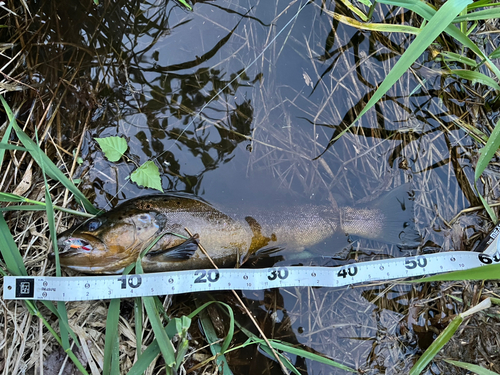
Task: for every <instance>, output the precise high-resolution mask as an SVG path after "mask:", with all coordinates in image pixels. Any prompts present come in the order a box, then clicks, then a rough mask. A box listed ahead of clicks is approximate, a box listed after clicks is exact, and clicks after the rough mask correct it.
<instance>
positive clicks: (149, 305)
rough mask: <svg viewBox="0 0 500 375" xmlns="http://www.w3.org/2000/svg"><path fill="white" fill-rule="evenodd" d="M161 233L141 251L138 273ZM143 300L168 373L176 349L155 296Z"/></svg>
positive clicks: (138, 260) (173, 362)
mask: <svg viewBox="0 0 500 375" xmlns="http://www.w3.org/2000/svg"><path fill="white" fill-rule="evenodd" d="M164 234H165V233H163V234H160V235H159V236H158V237H156V238H155V239H154V240H153V241H152V242H151V243H150V244H149V245H148V246H147V247H146V248H145V250H144V251H142V252H141V254H140V255H139V257H138V258H137V262H136V263H135V269H136V270H137V273H143V269H142V263H141V259H142V257H143V256H144V255H145V254H146V253H147V252H148V251H149V250H150V249H151V248H152V247H153V246H154V245H155V244H156V243H157V242H158V241H159V240H160V239H161V237H162V236H163V235H164ZM142 302H143V304H144V307H145V309H146V314H148V318H149V321H150V323H151V327H152V328H153V332H154V333H155V337H156V340H157V342H158V347H159V348H160V351H161V353H162V355H163V359H164V360H165V364H166V366H167V369H166V370H167V373H168V372H170V371H169V369H171V368H172V367H173V366H174V365H175V349H174V346H173V345H172V342H171V341H170V339H169V337H168V335H167V333H166V331H165V328H164V327H163V324H162V323H161V320H160V315H159V313H158V309H157V307H156V303H155V299H154V297H143V298H142Z"/></svg>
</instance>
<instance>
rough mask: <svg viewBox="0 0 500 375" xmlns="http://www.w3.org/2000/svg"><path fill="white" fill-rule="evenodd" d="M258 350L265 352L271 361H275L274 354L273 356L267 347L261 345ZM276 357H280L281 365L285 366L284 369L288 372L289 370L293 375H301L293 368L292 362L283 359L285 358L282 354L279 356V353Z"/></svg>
mask: <svg viewBox="0 0 500 375" xmlns="http://www.w3.org/2000/svg"><path fill="white" fill-rule="evenodd" d="M260 349H261V350H263V351H265V352H266V354H267V355H268V356H269V358H271V359H273V360H274V359H275V358H274V354H273V352H272V350H271V349H269V347H268V346H267V345H261V346H260ZM278 356H279V357H280V360H281V362H282V363H283V365H285V367H286V368H287V369H288V370H290V371H291V372H292V373H294V374H295V375H301V374H300V371H299V370H297V368H295V366H294V365H293V364H292V362H290V360H289V359H288V358H287V357H285V356H284V355H283V354H281V353H278Z"/></svg>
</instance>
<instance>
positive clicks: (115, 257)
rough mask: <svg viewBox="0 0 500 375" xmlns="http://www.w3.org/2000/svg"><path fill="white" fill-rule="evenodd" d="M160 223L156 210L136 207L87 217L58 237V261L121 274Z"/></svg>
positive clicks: (78, 268)
mask: <svg viewBox="0 0 500 375" xmlns="http://www.w3.org/2000/svg"><path fill="white" fill-rule="evenodd" d="M161 223H162V220H161V215H159V214H158V213H157V212H155V211H150V212H147V211H142V210H138V209H130V210H118V211H110V212H108V213H105V214H103V215H101V216H98V217H95V218H92V219H89V220H87V221H85V222H83V223H81V224H78V225H75V226H73V227H72V228H70V229H68V230H66V231H64V232H63V233H61V234H60V235H59V236H58V241H57V244H58V248H59V260H60V263H61V265H62V266H64V267H67V268H70V269H73V270H76V271H79V272H84V273H95V274H104V273H106V274H115V273H120V272H121V271H122V270H123V269H124V268H125V267H126V266H128V265H129V264H131V263H132V262H134V261H136V259H137V256H138V255H139V253H140V252H141V250H143V249H144V245H146V246H147V243H148V242H150V241H151V240H152V239H154V236H155V234H157V233H158V231H159V229H160V226H161ZM50 257H51V258H54V257H55V255H54V254H51V255H50Z"/></svg>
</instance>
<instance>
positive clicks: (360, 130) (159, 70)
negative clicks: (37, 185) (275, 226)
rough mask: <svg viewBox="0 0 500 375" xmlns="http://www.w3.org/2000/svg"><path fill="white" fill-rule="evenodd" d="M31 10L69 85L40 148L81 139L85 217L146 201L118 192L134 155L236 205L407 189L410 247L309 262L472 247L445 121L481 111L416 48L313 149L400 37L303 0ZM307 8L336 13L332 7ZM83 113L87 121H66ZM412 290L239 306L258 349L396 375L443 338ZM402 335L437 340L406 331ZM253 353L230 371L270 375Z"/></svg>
mask: <svg viewBox="0 0 500 375" xmlns="http://www.w3.org/2000/svg"><path fill="white" fill-rule="evenodd" d="M36 5H37V6H39V8H35V9H33V11H34V12H38V14H39V17H40V19H39V20H38V22H40V23H46V24H48V25H54V26H53V27H52V26H50V27H49V28H50V29H51V31H49V32H48V33H47V34H46V35H45V42H46V45H45V46H43V43H41V46H39V47H38V48H39V51H42V52H43V54H45V56H46V57H47V60H48V61H55V59H56V58H57V59H60V61H58V64H60V66H61V67H65V68H67V69H68V70H69V71H72V70H76V71H77V72H78V85H77V87H76V88H73V89H74V90H75V91H74V92H73V95H74V98H75V102H73V103H71V102H70V101H65V102H64V103H63V106H62V107H61V108H60V111H61V113H62V114H63V115H62V116H63V119H62V125H59V127H58V129H57V133H58V134H56V136H59V139H60V142H61V143H62V144H63V145H67V144H73V145H74V144H77V143H78V139H79V137H80V136H81V135H82V134H83V145H82V152H81V157H82V159H83V162H82V164H81V165H80V166H79V167H78V168H77V170H76V175H75V177H77V178H81V180H82V185H81V187H82V190H83V191H84V192H85V193H86V194H87V195H88V196H89V197H92V199H93V201H94V202H95V204H96V205H97V206H98V207H99V208H103V209H109V208H110V207H112V206H114V205H116V204H117V203H118V202H120V201H122V200H124V199H126V198H131V197H135V196H138V195H144V194H150V193H155V192H156V191H155V190H152V189H144V188H140V187H138V186H137V185H135V184H134V183H131V182H130V181H129V174H130V173H131V172H132V171H133V170H134V169H135V168H136V165H140V164H142V163H144V162H146V161H148V160H154V161H155V163H156V165H157V166H158V167H159V169H160V174H161V178H162V186H163V189H164V190H173V191H185V192H190V193H194V194H197V195H199V196H201V197H203V198H204V199H206V200H208V201H210V202H213V203H222V204H224V205H235V206H239V205H254V206H259V207H272V205H274V204H278V203H279V204H283V203H288V202H290V203H292V202H293V203H294V204H296V203H306V202H312V203H315V204H330V202H332V201H336V202H337V203H338V204H339V205H353V204H356V203H359V202H361V203H363V202H365V203H366V202H367V201H369V200H370V199H371V198H370V197H378V196H379V195H380V194H381V193H382V192H383V191H386V190H390V189H391V188H394V187H397V186H399V185H401V184H403V183H405V182H411V186H412V189H413V191H414V194H415V204H416V210H415V211H416V212H415V221H416V225H417V227H418V228H419V231H420V233H421V235H422V237H423V241H422V245H423V246H422V247H421V248H420V249H408V250H406V251H401V250H400V249H399V248H397V247H396V246H389V245H387V244H383V243H377V242H375V241H368V240H363V239H358V238H353V239H352V241H353V242H352V244H351V247H350V248H348V250H351V253H350V254H348V253H347V252H344V253H342V254H331V255H332V257H323V258H322V262H323V264H326V265H339V264H344V263H345V262H346V261H349V260H348V259H356V260H371V259H380V258H384V257H392V256H404V255H410V254H415V253H417V252H420V253H422V252H424V253H425V252H427V251H438V250H441V249H445V250H449V249H455V250H462V249H464V248H465V249H471V248H473V247H474V246H475V244H476V243H477V241H476V239H475V238H473V239H472V240H471V241H467V239H468V238H469V237H471V236H472V235H473V234H474V233H475V231H477V230H479V229H481V228H482V226H484V225H485V224H486V223H487V221H485V220H483V218H482V217H480V216H479V215H477V214H475V213H471V214H468V216H466V217H463V218H461V219H460V220H459V221H458V222H457V224H455V225H454V226H449V225H447V222H449V221H450V220H451V219H452V218H453V217H454V216H455V215H456V214H457V213H459V212H460V211H461V210H462V209H465V208H467V207H469V206H474V205H478V204H479V201H478V200H477V198H476V196H475V194H474V193H473V190H472V188H471V183H470V182H471V181H472V180H473V174H474V171H473V166H474V163H475V160H476V157H477V146H476V145H475V143H474V142H473V140H472V139H471V138H470V137H468V136H466V133H465V132H464V131H463V130H461V129H460V128H459V127H458V126H456V124H455V123H454V122H453V120H454V119H456V118H458V117H461V116H462V115H464V113H467V112H469V113H468V114H467V116H469V117H467V118H465V120H470V119H471V118H475V115H474V113H475V112H474V111H475V110H477V108H478V106H479V105H480V104H482V103H471V102H467V100H466V96H465V95H464V94H463V93H461V92H460V87H459V85H458V84H457V83H456V82H455V80H453V79H451V78H445V77H444V76H442V75H441V74H440V72H441V69H442V63H441V62H439V61H436V60H433V58H432V54H431V53H425V54H424V55H423V56H422V58H421V59H420V61H419V64H416V65H415V66H414V67H413V71H412V72H411V73H407V74H406V75H404V76H403V78H402V79H401V80H400V81H399V83H398V84H397V85H396V86H395V87H394V88H392V89H391V90H390V91H389V93H388V95H387V96H386V97H385V98H384V101H383V102H381V103H380V104H379V105H378V107H377V108H376V109H377V110H376V111H375V110H371V111H370V112H369V113H368V114H367V115H365V116H364V117H363V118H362V120H361V121H360V122H359V124H358V126H357V127H356V128H355V129H353V131H352V132H348V133H346V134H345V135H344V136H343V137H342V138H341V139H340V140H338V141H336V142H335V143H331V144H330V140H331V139H332V138H333V137H334V136H335V135H337V134H338V133H339V131H341V130H342V129H344V128H345V126H346V125H348V124H349V123H350V122H351V121H352V120H353V119H354V117H355V115H354V114H355V113H359V111H360V110H361V108H362V106H363V104H364V103H365V102H366V101H367V97H368V95H369V94H370V93H371V92H372V91H373V89H374V88H375V87H376V86H377V85H378V84H379V83H380V82H381V81H382V79H383V77H384V76H385V75H386V73H387V71H388V68H389V67H390V66H392V65H393V64H394V63H395V61H397V58H398V57H399V55H400V53H401V52H402V51H403V50H404V48H405V47H407V46H408V44H409V42H410V38H407V37H406V36H401V35H382V34H381V33H365V32H361V31H357V30H354V29H353V28H350V27H346V26H343V25H341V24H338V23H337V22H333V23H332V18H331V17H330V16H329V15H327V14H326V13H325V12H323V11H322V9H321V6H322V2H320V1H316V2H315V3H311V4H309V5H307V6H305V7H304V8H303V9H302V8H301V7H302V5H303V4H301V3H299V2H291V3H290V2H288V1H279V0H278V1H275V2H270V1H258V0H257V1H243V0H241V1H216V2H198V3H196V4H195V7H194V12H192V13H191V12H187V11H185V10H183V9H182V8H181V7H179V6H178V5H177V4H176V3H174V2H166V3H165V2H164V1H153V2H151V3H147V4H146V3H139V2H125V1H119V2H118V3H116V4H107V3H106V2H103V4H102V5H100V6H99V7H97V8H95V7H91V6H87V5H82V4H81V2H67V3H65V4H60V6H59V8H58V9H57V10H56V9H52V8H51V6H50V5H49V4H48V2H40V3H36ZM323 6H324V7H326V8H327V9H329V10H334V9H335V10H336V11H339V12H345V9H343V8H342V5H338V4H337V5H335V4H333V3H330V2H326V4H323ZM66 7H67V8H66ZM299 9H301V10H300V14H299V15H298V16H297V17H296V18H294V16H295V14H296V13H297V12H299ZM68 15H71V17H73V19H72V18H71V17H70V19H68ZM403 16H404V17H406V18H407V20H408V22H409V23H412V22H413V21H412V20H411V19H410V18H409V17H410V16H409V15H392V14H390V13H389V12H388V8H386V7H383V6H382V7H379V8H377V11H376V12H375V15H374V20H375V21H377V20H380V19H382V18H385V19H387V18H391V17H395V18H396V17H403ZM399 21H400V20H399V19H397V20H395V22H399ZM56 25H57V27H56ZM75 47H80V49H78V48H75ZM75 50H77V51H78V53H76V52H75ZM82 51H83V52H82ZM39 53H41V52H39ZM72 54H73V55H72ZM75 56H76V57H75ZM51 59H54V60H51ZM57 66H59V65H57ZM45 69H47V70H43V68H40V74H41V75H42V76H43V75H44V76H43V77H42V78H40V82H44V81H46V82H45V84H46V85H47V86H50V84H51V82H57V79H54V77H59V76H60V75H62V76H65V74H66V73H61V71H63V70H64V69H62V68H61V71H59V70H58V69H55V72H52V73H50V74H49V72H50V69H49V68H47V67H46V68H45ZM243 70H244V71H243ZM242 72H243V73H242ZM36 77H37V76H36V75H35V79H36ZM51 79H54V80H51ZM82 82H87V86H86V85H85V84H83V83H82ZM219 90H222V91H219ZM410 93H411V95H410ZM82 103H83V105H82ZM82 108H86V109H87V111H88V116H89V117H85V116H83V117H82V116H80V117H75V116H76V113H75V112H79V111H81V110H82ZM107 136H123V137H125V138H126V139H127V140H128V144H129V150H128V152H127V154H126V158H125V159H124V160H122V161H120V162H117V163H112V162H109V161H107V160H106V159H105V158H104V157H103V154H102V152H101V151H100V149H99V147H98V145H97V143H96V142H95V141H94V138H96V137H107ZM327 146H329V147H327ZM65 147H67V146H65ZM73 147H74V146H73ZM318 156H320V157H319V158H317V157H318ZM464 228H467V229H464ZM201 241H203V239H201ZM334 255H337V256H336V257H333V256H334ZM269 261H270V260H268V259H264V260H262V263H258V264H256V265H257V266H258V265H263V264H267V263H266V262H269ZM316 261H317V259H316ZM305 262H307V260H306V261H305ZM426 288H427V287H426V286H417V287H410V286H391V284H384V285H381V286H371V287H356V288H349V289H346V290H327V289H312V288H294V289H286V290H271V291H260V292H245V293H243V296H244V297H245V298H246V299H247V300H248V301H249V304H250V305H251V307H252V308H253V311H255V314H256V315H257V317H258V318H259V320H260V321H261V322H262V325H263V326H264V327H265V329H266V333H267V334H269V337H275V338H278V339H283V340H285V341H289V342H293V343H301V344H304V345H305V346H307V347H309V348H311V349H313V350H316V351H317V352H319V353H322V354H324V355H327V356H328V357H330V358H332V359H334V360H337V361H339V362H341V363H343V364H346V365H348V366H351V367H354V368H357V369H362V370H363V371H365V372H364V373H367V374H379V373H386V374H399V373H406V372H407V371H408V369H409V368H410V367H411V365H412V363H411V359H410V358H411V356H412V355H413V354H415V353H419V352H420V351H421V350H423V349H425V348H426V347H427V346H428V345H429V343H430V341H431V340H432V339H433V338H435V337H436V336H437V334H436V332H438V330H439V329H441V328H442V327H441V326H439V324H438V322H437V321H432V319H431V318H432V317H433V316H431V317H430V318H429V319H428V320H427V319H424V318H421V317H422V316H423V315H421V314H420V313H415V311H416V310H418V309H417V308H416V307H415V306H416V305H418V302H419V301H420V300H419V298H420V297H422V298H423V296H424V294H423V290H426ZM419 296H420V297H419ZM196 298H202V297H201V296H199V297H196ZM220 298H221V299H228V300H229V301H230V300H231V297H230V296H227V295H223V296H221V297H220ZM185 299H186V296H180V297H176V298H175V299H174V302H175V301H177V302H181V301H184V300H185ZM174 306H175V305H174ZM443 306H447V305H446V304H443ZM444 310H446V311H444ZM418 311H420V310H418ZM456 312H457V311H456V306H455V305H453V304H452V305H449V308H447V309H445V308H444V307H443V310H442V314H443V317H446V316H448V314H454V313H456ZM414 313H415V314H416V315H415V316H412V314H414ZM419 314H420V315H419ZM433 314H434V313H433ZM436 314H437V313H436ZM242 319H243V320H245V319H244V318H242ZM412 319H413V320H412ZM417 326H418V327H420V326H425V327H427V326H435V327H438V328H436V330H435V332H434V331H433V330H432V329H431V330H430V332H431V333H429V330H427V329H426V330H425V333H420V332H417V331H418V329H417V328H416V327H417ZM239 339H241V340H243V341H244V338H241V337H240V338H239ZM238 353H239V354H238ZM256 357H258V358H260V359H263V358H264V357H262V354H259V353H258V351H257V350H256V349H255V348H253V349H247V350H246V351H245V350H243V351H240V352H237V353H236V354H233V355H231V357H230V364H231V363H233V364H234V366H235V368H236V369H237V370H234V371H235V373H241V374H244V373H248V374H253V373H257V371H258V372H262V373H279V372H280V370H279V367H278V366H276V365H273V363H272V361H267V360H261V361H255V358H256ZM292 362H294V360H293V359H292ZM297 366H298V367H299V368H300V369H301V371H303V372H304V373H308V374H322V373H331V374H334V373H335V374H336V373H344V372H343V371H342V370H335V369H332V368H330V367H327V366H325V365H321V364H319V363H317V362H311V361H301V360H300V359H299V360H298V362H297ZM435 371H438V370H435ZM438 372H439V371H438ZM438 372H434V373H438Z"/></svg>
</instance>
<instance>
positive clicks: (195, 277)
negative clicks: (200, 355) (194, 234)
mask: <svg viewBox="0 0 500 375" xmlns="http://www.w3.org/2000/svg"><path fill="white" fill-rule="evenodd" d="M495 246H496V245H495ZM498 262H500V256H498V254H495V255H488V254H486V253H476V252H467V251H456V252H446V253H437V254H429V255H418V256H413V257H406V258H395V259H387V260H376V261H369V262H360V263H352V264H347V265H344V266H338V267H310V266H284V267H281V266H276V267H271V268H259V269H242V268H239V269H233V268H231V269H228V268H224V269H219V270H216V269H206V270H190V271H174V272H160V273H148V274H141V275H113V276H76V277H49V276H40V277H26V276H22V277H20V276H6V277H5V278H4V298H5V299H37V300H50V301H86V300H99V299H111V298H127V297H144V296H156V295H165V294H181V293H191V292H201V291H218V290H230V289H236V290H259V289H270V288H283V287H297V286H308V287H314V286H316V287H342V286H347V285H352V284H359V283H366V282H374V281H384V280H391V279H401V278H408V277H417V276H426V275H429V274H438V273H444V272H450V271H457V270H465V269H470V268H475V267H480V266H483V265H487V264H492V263H498Z"/></svg>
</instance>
